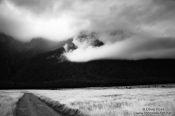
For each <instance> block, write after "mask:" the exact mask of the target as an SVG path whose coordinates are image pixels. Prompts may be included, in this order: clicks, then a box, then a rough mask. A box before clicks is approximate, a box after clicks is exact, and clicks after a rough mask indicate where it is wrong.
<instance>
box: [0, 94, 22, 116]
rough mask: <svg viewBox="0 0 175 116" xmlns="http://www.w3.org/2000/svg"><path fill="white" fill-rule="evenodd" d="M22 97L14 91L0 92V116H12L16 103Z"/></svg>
mask: <svg viewBox="0 0 175 116" xmlns="http://www.w3.org/2000/svg"><path fill="white" fill-rule="evenodd" d="M22 95H23V93H20V92H15V91H0V116H13V115H14V113H15V108H16V103H17V102H18V100H19V98H20V97H22Z"/></svg>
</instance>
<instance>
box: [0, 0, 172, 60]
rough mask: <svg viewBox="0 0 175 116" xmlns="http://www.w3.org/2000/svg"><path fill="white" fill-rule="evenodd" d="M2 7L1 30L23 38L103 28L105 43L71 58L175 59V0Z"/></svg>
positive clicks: (33, 1) (40, 1) (6, 1)
mask: <svg viewBox="0 0 175 116" xmlns="http://www.w3.org/2000/svg"><path fill="white" fill-rule="evenodd" d="M0 11H1V12H0V31H1V32H4V33H6V34H8V35H11V36H13V37H15V38H17V39H19V40H22V41H29V40H31V39H32V38H34V37H43V38H46V39H48V40H52V41H62V40H66V39H68V38H70V37H76V35H77V34H78V33H79V32H81V31H82V30H87V31H91V32H97V33H98V34H99V36H100V37H99V39H100V40H101V41H103V42H104V43H105V45H104V46H102V47H98V48H94V47H92V46H89V47H86V48H83V47H79V48H78V49H77V50H75V51H72V52H69V53H65V55H66V56H67V57H68V59H70V60H71V61H88V60H92V59H99V58H114V59H116V58H122V59H123V58H124V59H140V58H174V55H173V54H174V46H173V45H172V43H175V39H174V37H175V33H174V31H175V22H174V20H175V15H174V11H175V1H174V0H166V1H165V0H132V1H131V0H103V2H102V1H101V0H74V1H72V0H49V1H48V0H30V1H29V0H1V2H0ZM162 40H163V41H164V42H165V43H166V45H164V44H162ZM154 44H155V45H156V46H158V47H154ZM149 47H151V49H148V48H149Z"/></svg>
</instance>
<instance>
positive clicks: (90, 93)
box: [31, 88, 175, 116]
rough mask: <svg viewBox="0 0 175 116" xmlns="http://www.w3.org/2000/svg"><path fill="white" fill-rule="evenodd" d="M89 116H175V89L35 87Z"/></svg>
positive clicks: (37, 92) (38, 92) (40, 93)
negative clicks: (44, 88) (56, 88)
mask: <svg viewBox="0 0 175 116" xmlns="http://www.w3.org/2000/svg"><path fill="white" fill-rule="evenodd" d="M31 92H33V93H35V94H36V95H38V96H40V97H41V96H45V97H47V98H50V99H51V100H53V101H59V102H60V103H61V104H65V105H66V106H68V107H70V108H74V109H79V110H80V111H81V112H82V113H83V114H86V115H89V116H175V88H134V89H116V88H91V89H67V90H42V91H40V90H35V91H34V90H33V91H31Z"/></svg>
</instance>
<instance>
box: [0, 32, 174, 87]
mask: <svg viewBox="0 0 175 116" xmlns="http://www.w3.org/2000/svg"><path fill="white" fill-rule="evenodd" d="M91 34H92V33H91ZM91 34H90V35H89V34H84V33H83V34H82V35H81V34H80V35H81V36H78V38H76V37H75V38H70V39H68V40H67V41H62V42H60V43H55V46H52V47H50V45H51V43H50V42H49V41H47V40H44V39H41V38H39V39H34V40H32V41H30V42H29V43H24V42H20V41H18V40H16V39H13V38H12V37H10V36H7V35H5V34H1V36H0V47H1V49H0V54H1V55H0V68H1V73H0V79H1V81H0V87H1V88H59V87H89V86H119V85H140V84H161V83H164V84H165V83H174V82H175V79H174V76H175V72H174V70H173V68H172V67H173V66H174V65H175V60H173V59H145V60H110V59H108V60H94V61H89V62H71V61H69V59H68V58H67V57H66V56H65V53H71V52H73V51H75V50H78V49H79V47H82V46H81V45H82V44H81V45H80V46H78V44H76V42H77V43H78V42H80V40H81V41H82V42H85V43H86V45H87V43H88V47H89V45H90V46H91V47H95V48H99V47H103V46H104V45H105V44H104V43H103V42H102V41H100V40H99V39H98V38H96V39H92V38H93V37H94V35H91ZM89 36H92V38H89V39H90V40H89V39H87V38H86V37H89ZM95 37H96V36H95ZM87 41H88V42H87ZM83 47H84V46H83ZM46 48H47V49H46ZM35 50H36V51H37V50H39V51H37V52H35ZM31 52H32V53H31ZM33 52H35V54H33ZM31 54H32V55H31Z"/></svg>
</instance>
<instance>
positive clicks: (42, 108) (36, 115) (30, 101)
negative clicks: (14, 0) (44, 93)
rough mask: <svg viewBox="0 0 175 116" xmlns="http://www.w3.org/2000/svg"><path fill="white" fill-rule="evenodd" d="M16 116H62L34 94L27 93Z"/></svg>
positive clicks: (18, 107) (21, 100)
mask: <svg viewBox="0 0 175 116" xmlns="http://www.w3.org/2000/svg"><path fill="white" fill-rule="evenodd" d="M15 116H62V115H60V114H59V113H58V112H56V111H55V110H53V109H52V108H51V107H49V106H47V105H46V104H45V103H44V102H42V101H41V100H40V99H38V97H36V96H35V95H33V94H30V93H25V94H24V96H23V97H22V98H21V99H20V100H19V102H18V104H17V107H16V112H15Z"/></svg>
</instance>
